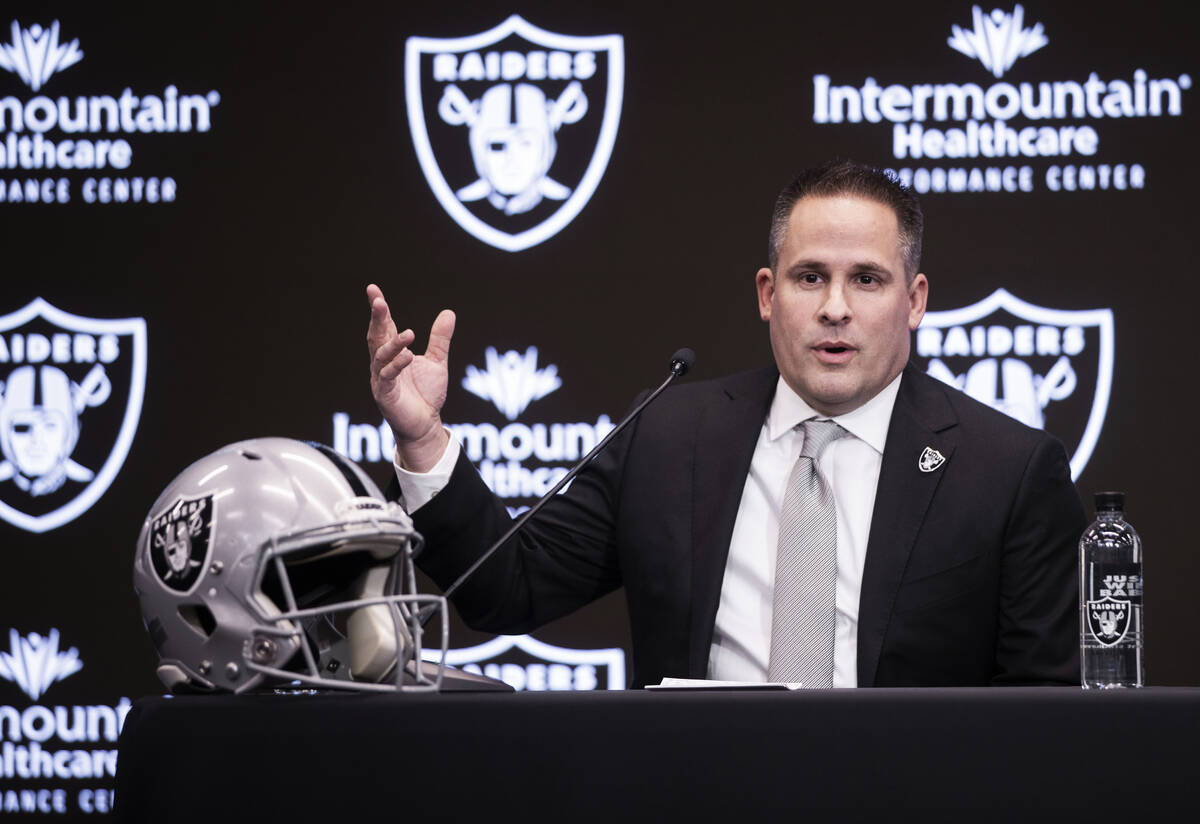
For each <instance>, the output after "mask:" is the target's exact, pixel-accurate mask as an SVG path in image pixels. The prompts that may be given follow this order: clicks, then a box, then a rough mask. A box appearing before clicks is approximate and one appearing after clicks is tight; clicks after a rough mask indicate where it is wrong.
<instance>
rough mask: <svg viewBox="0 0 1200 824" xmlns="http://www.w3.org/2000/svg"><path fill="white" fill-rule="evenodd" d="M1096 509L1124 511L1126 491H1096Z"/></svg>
mask: <svg viewBox="0 0 1200 824" xmlns="http://www.w3.org/2000/svg"><path fill="white" fill-rule="evenodd" d="M1096 509H1097V510H1098V511H1099V510H1106V511H1109V512H1111V511H1113V510H1116V511H1124V509H1125V493H1124V492H1097V493H1096Z"/></svg>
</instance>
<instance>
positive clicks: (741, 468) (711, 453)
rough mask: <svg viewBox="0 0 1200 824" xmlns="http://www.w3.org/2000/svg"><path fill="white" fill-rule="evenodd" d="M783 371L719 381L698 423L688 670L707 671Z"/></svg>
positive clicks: (698, 674)
mask: <svg viewBox="0 0 1200 824" xmlns="http://www.w3.org/2000/svg"><path fill="white" fill-rule="evenodd" d="M778 377H779V373H778V372H777V371H776V370H775V368H774V367H771V368H768V369H762V370H759V371H756V372H751V373H747V374H744V375H738V376H736V378H735V379H734V380H731V381H727V382H723V384H722V385H721V386H719V387H718V389H717V392H716V396H715V397H714V398H713V399H712V402H711V403H709V404H707V405H706V406H705V407H704V408H703V409H702V410H701V411H700V419H699V422H698V425H697V427H696V442H695V444H694V445H693V450H694V454H695V462H694V464H693V465H694V466H695V476H694V486H693V497H692V545H693V556H692V581H691V586H692V598H691V604H692V615H691V632H690V633H689V638H690V639H691V645H690V648H689V650H688V671H689V675H690V676H691V677H693V678H704V677H706V671H707V669H708V654H709V648H710V647H711V646H712V634H713V624H714V623H715V621H716V617H717V607H718V605H719V604H720V600H721V582H722V580H723V579H724V577H725V562H726V558H727V557H728V555H729V541H730V539H731V537H732V536H733V525H734V521H735V520H736V519H737V512H738V505H739V504H740V502H741V499H742V487H743V486H744V484H745V481H746V476H747V475H748V474H749V472H750V461H751V459H752V458H753V457H754V445H755V444H756V443H757V442H758V435H759V431H760V430H761V428H762V423H763V421H764V420H765V419H766V416H767V410H768V409H769V408H770V405H771V398H772V397H773V396H774V394H775V385H776V382H777V381H778Z"/></svg>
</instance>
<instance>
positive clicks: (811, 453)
mask: <svg viewBox="0 0 1200 824" xmlns="http://www.w3.org/2000/svg"><path fill="white" fill-rule="evenodd" d="M800 429H801V430H802V431H803V432H804V446H803V447H801V449H800V455H801V457H804V458H812V459H813V461H814V462H815V461H816V460H817V459H818V458H820V457H821V453H822V452H824V451H825V447H826V446H828V445H829V444H831V443H833V442H834V441H836V440H837V439H838V438H840V437H842V436H843V435H845V434H847V433H846V430H845V429H842V427H841V426H839V425H838V424H837V423H835V422H834V421H818V420H808V421H805V422H804V423H802V424H800Z"/></svg>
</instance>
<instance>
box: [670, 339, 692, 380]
mask: <svg viewBox="0 0 1200 824" xmlns="http://www.w3.org/2000/svg"><path fill="white" fill-rule="evenodd" d="M695 362H696V353H695V352H693V351H692V350H691V349H688V348H687V347H686V346H685V347H684V348H682V349H679V350H678V351H676V352H675V354H674V355H672V356H671V371H672V372H674V373H675V374H677V375H686V374H687V372H688V370H689V369H691V368H692V364H694V363H695Z"/></svg>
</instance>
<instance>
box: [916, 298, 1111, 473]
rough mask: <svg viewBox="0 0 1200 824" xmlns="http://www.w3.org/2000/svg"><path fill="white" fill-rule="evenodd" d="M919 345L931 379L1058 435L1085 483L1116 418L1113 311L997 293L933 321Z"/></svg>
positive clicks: (928, 317)
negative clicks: (1111, 403) (1111, 407)
mask: <svg viewBox="0 0 1200 824" xmlns="http://www.w3.org/2000/svg"><path fill="white" fill-rule="evenodd" d="M916 337H917V341H916V347H915V359H916V360H917V362H918V363H921V364H922V365H923V366H924V367H925V369H926V371H927V372H928V374H930V375H932V376H933V377H935V378H938V379H939V380H942V381H944V382H945V383H948V384H949V385H951V386H953V387H955V388H957V389H961V390H962V391H964V392H966V393H967V394H968V395H970V396H971V397H973V398H975V399H976V400H979V401H982V402H983V403H986V404H988V405H989V406H992V407H994V408H995V409H998V410H1000V411H1001V412H1004V413H1005V414H1007V415H1010V416H1011V417H1013V418H1016V419H1017V420H1019V421H1021V422H1022V423H1025V424H1028V425H1029V426H1032V427H1034V428H1037V429H1045V430H1046V431H1048V432H1051V433H1052V434H1054V435H1055V436H1056V437H1058V438H1059V439H1060V440H1062V441H1063V443H1064V444H1065V445H1066V447H1067V451H1068V452H1069V453H1071V477H1072V478H1073V479H1078V478H1079V474H1080V473H1081V472H1082V471H1083V468H1084V467H1085V466H1086V465H1087V462H1088V459H1089V458H1090V457H1091V456H1092V450H1093V449H1095V447H1096V441H1097V439H1098V438H1099V437H1100V430H1101V428H1102V427H1103V426H1104V416H1105V414H1106V413H1107V411H1108V400H1109V394H1110V391H1111V389H1112V373H1113V314H1112V310H1111V309H1091V310H1084V311H1074V310H1062V309H1046V308H1044V307H1041V306H1035V305H1034V304H1032V303H1026V302H1025V301H1023V300H1020V299H1018V298H1016V297H1014V296H1013V295H1011V294H1009V293H1008V292H1007V291H1005V290H1004V289H997V290H996V291H995V292H993V293H992V294H991V295H989V296H988V297H986V298H984V299H983V300H981V301H980V302H979V303H976V304H973V305H971V306H966V307H963V308H962V309H953V310H949V311H944V312H927V313H925V318H924V320H923V321H922V322H921V326H920V328H918V329H917V332H916Z"/></svg>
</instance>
